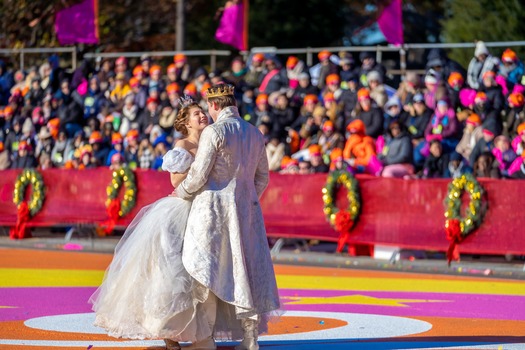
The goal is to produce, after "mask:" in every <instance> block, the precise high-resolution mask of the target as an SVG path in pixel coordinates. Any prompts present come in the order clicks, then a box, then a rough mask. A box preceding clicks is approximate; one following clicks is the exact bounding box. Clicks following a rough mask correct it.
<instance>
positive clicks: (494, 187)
mask: <svg viewBox="0 0 525 350" xmlns="http://www.w3.org/2000/svg"><path fill="white" fill-rule="evenodd" d="M19 173H20V171H14V170H8V171H2V172H0V225H4V226H10V225H14V223H15V221H16V206H15V205H14V204H13V202H12V197H13V188H14V182H15V180H16V177H17V175H18V174H19ZM135 174H136V178H137V188H138V195H137V206H136V207H135V208H134V209H133V211H132V212H131V213H130V215H128V216H126V217H125V218H123V219H121V220H120V221H119V222H118V225H126V224H128V223H129V222H130V221H131V219H132V218H133V216H134V215H135V214H136V213H137V211H138V210H139V209H140V208H141V207H142V206H144V205H147V204H149V203H151V202H153V201H155V200H157V199H159V198H161V197H163V196H165V195H167V194H169V193H170V192H171V191H172V187H171V184H170V183H169V177H168V175H167V174H166V173H163V172H155V171H137V172H136V173H135ZM42 176H43V178H44V182H45V187H46V201H45V204H44V207H43V209H42V211H41V212H40V213H38V214H37V215H36V216H35V217H34V218H33V219H32V220H31V224H33V225H42V226H51V225H53V224H72V223H93V222H102V221H104V220H105V219H107V217H106V211H105V206H104V202H105V199H106V187H107V185H108V184H109V182H110V181H111V171H110V170H109V169H95V170H83V171H76V170H58V169H57V170H46V171H42ZM358 180H359V185H360V191H361V197H362V209H361V210H362V211H361V215H360V219H359V221H358V223H357V225H356V227H355V228H354V231H353V232H354V239H355V241H356V243H372V244H374V243H375V244H386V245H396V246H401V247H406V248H415V249H430V250H443V251H444V250H446V248H447V247H448V241H447V240H446V238H445V233H444V228H443V225H444V216H443V212H444V206H443V200H444V197H445V196H446V194H447V185H448V183H449V180H446V179H443V180H441V179H439V180H399V179H385V178H378V177H369V176H359V177H358ZM325 181H326V175H324V174H316V175H295V176H294V175H279V174H272V176H271V179H270V186H269V188H268V189H267V190H266V192H265V194H264V196H263V198H262V201H261V202H262V203H261V205H262V208H263V213H264V216H265V222H266V226H267V231H268V234H269V235H272V236H281V237H302V238H318V239H324V240H336V239H337V233H336V232H335V231H334V230H333V229H332V228H331V227H330V226H329V225H328V223H327V222H326V221H325V218H324V214H323V211H322V209H323V202H322V198H321V188H322V187H323V185H324V183H325ZM480 183H481V184H482V186H483V187H484V188H485V190H486V192H487V200H488V211H487V214H486V216H485V219H484V222H483V224H482V226H481V227H480V228H479V229H478V230H477V231H476V232H475V233H474V234H473V235H471V236H470V237H469V238H467V239H466V240H465V241H464V242H463V243H462V244H461V251H462V252H465V253H484V254H506V253H509V254H525V215H524V209H525V205H524V203H525V202H524V200H523V198H524V196H525V186H524V185H525V181H520V180H489V179H480ZM341 195H342V193H340V197H341ZM466 200H468V198H466Z"/></svg>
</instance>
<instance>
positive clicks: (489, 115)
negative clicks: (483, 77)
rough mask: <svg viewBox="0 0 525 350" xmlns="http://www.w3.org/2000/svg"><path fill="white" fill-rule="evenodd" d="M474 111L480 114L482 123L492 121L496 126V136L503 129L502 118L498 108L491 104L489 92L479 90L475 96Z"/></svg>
mask: <svg viewBox="0 0 525 350" xmlns="http://www.w3.org/2000/svg"><path fill="white" fill-rule="evenodd" d="M474 113H476V114H477V115H479V117H480V118H481V121H482V124H488V123H490V124H491V125H492V126H494V127H495V133H496V136H497V135H499V134H501V131H502V130H503V126H502V120H501V117H500V115H499V114H498V112H497V110H495V109H493V108H492V107H491V105H490V101H489V99H488V96H487V94H486V93H485V92H484V91H478V92H477V93H476V97H475V98H474Z"/></svg>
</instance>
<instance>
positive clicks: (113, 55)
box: [84, 50, 232, 70]
mask: <svg viewBox="0 0 525 350" xmlns="http://www.w3.org/2000/svg"><path fill="white" fill-rule="evenodd" d="M176 54H184V55H186V56H210V67H211V70H214V69H215V68H216V67H217V56H231V54H232V53H231V51H228V50H188V51H143V52H99V53H86V54H84V58H87V59H95V60H96V62H97V64H99V63H100V61H101V60H102V59H104V58H117V57H126V58H137V57H142V56H143V55H149V56H150V57H170V56H175V55H176Z"/></svg>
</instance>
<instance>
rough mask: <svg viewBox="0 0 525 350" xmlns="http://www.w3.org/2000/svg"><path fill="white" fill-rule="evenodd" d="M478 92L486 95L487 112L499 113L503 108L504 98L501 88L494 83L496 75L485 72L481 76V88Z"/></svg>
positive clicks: (491, 72)
mask: <svg viewBox="0 0 525 350" xmlns="http://www.w3.org/2000/svg"><path fill="white" fill-rule="evenodd" d="M480 90H482V91H484V92H485V94H486V95H487V100H488V107H489V110H494V111H496V113H500V112H501V110H502V109H503V107H504V96H503V91H502V88H501V86H500V85H499V84H498V83H497V82H496V73H494V72H493V71H487V72H485V73H484V74H483V86H482V87H481V88H480Z"/></svg>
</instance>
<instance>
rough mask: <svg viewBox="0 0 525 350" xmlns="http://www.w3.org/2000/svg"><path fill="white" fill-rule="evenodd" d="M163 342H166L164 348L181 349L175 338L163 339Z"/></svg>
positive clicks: (168, 349) (170, 349)
mask: <svg viewBox="0 0 525 350" xmlns="http://www.w3.org/2000/svg"><path fill="white" fill-rule="evenodd" d="M164 343H166V350H180V349H181V347H180V344H179V342H176V341H175V340H171V339H164Z"/></svg>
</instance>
